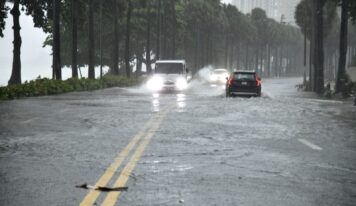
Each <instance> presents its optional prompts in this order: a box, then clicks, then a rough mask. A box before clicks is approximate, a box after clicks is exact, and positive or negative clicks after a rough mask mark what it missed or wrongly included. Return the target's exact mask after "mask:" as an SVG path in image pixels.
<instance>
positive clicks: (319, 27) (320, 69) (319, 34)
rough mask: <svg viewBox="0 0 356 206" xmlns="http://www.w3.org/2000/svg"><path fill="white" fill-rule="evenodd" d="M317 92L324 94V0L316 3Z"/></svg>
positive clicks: (315, 63) (318, 0) (317, 0)
mask: <svg viewBox="0 0 356 206" xmlns="http://www.w3.org/2000/svg"><path fill="white" fill-rule="evenodd" d="M314 3H315V14H314V17H315V21H314V27H315V53H314V56H315V62H314V65H315V92H316V93H318V94H323V92H324V35H323V0H316V1H315V2H314Z"/></svg>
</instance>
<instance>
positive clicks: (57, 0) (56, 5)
mask: <svg viewBox="0 0 356 206" xmlns="http://www.w3.org/2000/svg"><path fill="white" fill-rule="evenodd" d="M60 12H61V0H53V46H52V49H53V70H54V72H55V78H56V79H57V80H62V67H61V34H60Z"/></svg>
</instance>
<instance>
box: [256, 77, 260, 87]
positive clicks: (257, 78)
mask: <svg viewBox="0 0 356 206" xmlns="http://www.w3.org/2000/svg"><path fill="white" fill-rule="evenodd" d="M256 86H258V87H259V86H261V79H260V78H259V77H258V76H256Z"/></svg>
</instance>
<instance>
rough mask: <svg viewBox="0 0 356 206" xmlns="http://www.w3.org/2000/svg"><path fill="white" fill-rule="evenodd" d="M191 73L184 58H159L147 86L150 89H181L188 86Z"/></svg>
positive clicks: (157, 90)
mask: <svg viewBox="0 0 356 206" xmlns="http://www.w3.org/2000/svg"><path fill="white" fill-rule="evenodd" d="M190 76H191V75H190V74H189V71H188V69H187V67H186V63H185V60H159V61H156V65H155V68H154V71H153V74H152V76H151V78H150V79H149V80H148V82H147V87H148V88H149V89H150V90H151V91H155V92H159V91H183V90H185V89H187V88H188V82H189V80H190V78H191V77H190Z"/></svg>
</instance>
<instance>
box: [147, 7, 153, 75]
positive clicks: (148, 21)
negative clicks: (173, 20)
mask: <svg viewBox="0 0 356 206" xmlns="http://www.w3.org/2000/svg"><path fill="white" fill-rule="evenodd" d="M146 9H147V14H146V15H147V16H146V24H147V28H146V71H147V72H148V73H151V72H152V67H151V4H150V2H147V3H146Z"/></svg>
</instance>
